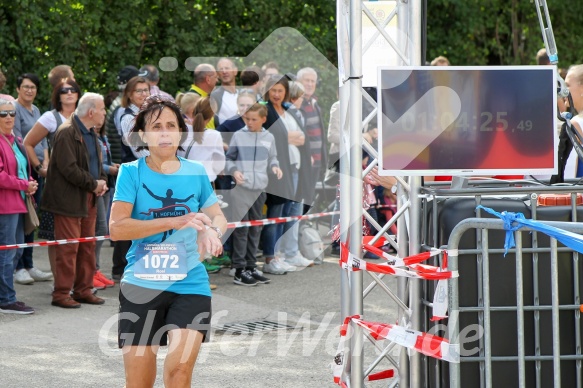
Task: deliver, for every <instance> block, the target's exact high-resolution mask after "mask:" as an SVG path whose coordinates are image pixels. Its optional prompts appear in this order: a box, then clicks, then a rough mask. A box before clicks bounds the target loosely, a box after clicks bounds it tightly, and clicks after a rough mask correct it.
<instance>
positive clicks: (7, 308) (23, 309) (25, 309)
mask: <svg viewBox="0 0 583 388" xmlns="http://www.w3.org/2000/svg"><path fill="white" fill-rule="evenodd" d="M0 313H5V314H21V315H24V314H32V313H34V309H33V308H32V307H30V306H27V305H25V304H24V303H23V302H14V303H10V304H7V305H4V306H0Z"/></svg>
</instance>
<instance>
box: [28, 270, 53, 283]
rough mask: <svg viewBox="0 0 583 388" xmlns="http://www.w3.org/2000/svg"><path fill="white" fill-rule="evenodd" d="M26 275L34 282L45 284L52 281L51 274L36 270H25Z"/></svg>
mask: <svg viewBox="0 0 583 388" xmlns="http://www.w3.org/2000/svg"><path fill="white" fill-rule="evenodd" d="M27 271H28V274H29V275H30V277H31V278H33V279H34V281H35V282H46V281H47V280H53V274H52V273H51V272H43V271H41V270H40V269H37V268H34V267H33V268H29V269H27Z"/></svg>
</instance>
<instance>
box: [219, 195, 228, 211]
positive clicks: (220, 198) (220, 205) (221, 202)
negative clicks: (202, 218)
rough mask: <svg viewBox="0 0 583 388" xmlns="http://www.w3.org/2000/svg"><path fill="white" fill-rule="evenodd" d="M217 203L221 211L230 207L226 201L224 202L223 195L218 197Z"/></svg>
mask: <svg viewBox="0 0 583 388" xmlns="http://www.w3.org/2000/svg"><path fill="white" fill-rule="evenodd" d="M217 203H218V204H219V207H220V208H221V209H224V208H226V207H229V204H228V203H226V202H225V201H223V196H222V195H217Z"/></svg>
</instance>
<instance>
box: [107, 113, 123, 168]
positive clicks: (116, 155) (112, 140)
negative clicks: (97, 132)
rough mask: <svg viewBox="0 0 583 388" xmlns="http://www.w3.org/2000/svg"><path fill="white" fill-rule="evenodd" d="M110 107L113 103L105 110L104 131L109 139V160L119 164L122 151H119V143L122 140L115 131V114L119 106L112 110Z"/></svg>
mask: <svg viewBox="0 0 583 388" xmlns="http://www.w3.org/2000/svg"><path fill="white" fill-rule="evenodd" d="M112 107H113V103H112V106H110V108H109V111H108V112H107V114H108V116H107V118H106V122H105V131H106V134H107V138H108V139H109V145H110V152H111V161H112V162H113V163H118V164H119V163H121V158H122V151H121V143H122V142H121V136H120V135H119V132H118V131H117V128H116V126H115V116H116V114H117V111H118V110H119V108H121V106H120V105H118V106H116V107H115V108H114V109H113V110H111V108H112Z"/></svg>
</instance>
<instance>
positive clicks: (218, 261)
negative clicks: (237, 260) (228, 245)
mask: <svg viewBox="0 0 583 388" xmlns="http://www.w3.org/2000/svg"><path fill="white" fill-rule="evenodd" d="M209 263H210V264H211V265H215V266H219V267H223V268H229V267H230V266H231V258H230V257H229V256H228V255H226V254H222V255H221V256H213V257H211V259H210V260H209Z"/></svg>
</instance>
